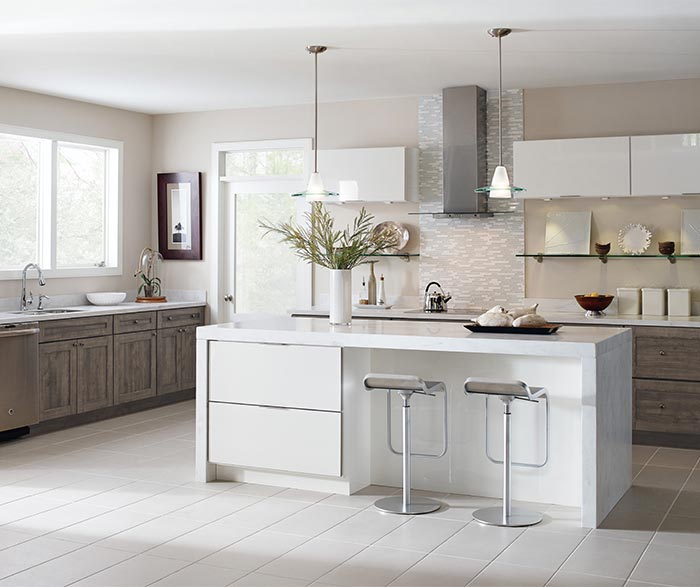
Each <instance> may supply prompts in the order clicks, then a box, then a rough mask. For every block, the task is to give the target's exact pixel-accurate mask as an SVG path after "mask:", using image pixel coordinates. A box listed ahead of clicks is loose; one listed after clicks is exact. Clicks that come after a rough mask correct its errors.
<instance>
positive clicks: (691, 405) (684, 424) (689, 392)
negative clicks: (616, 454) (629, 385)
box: [634, 380, 700, 434]
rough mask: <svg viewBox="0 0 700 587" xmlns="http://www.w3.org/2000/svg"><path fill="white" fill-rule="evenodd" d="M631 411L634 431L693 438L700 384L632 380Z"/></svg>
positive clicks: (699, 425) (699, 417)
mask: <svg viewBox="0 0 700 587" xmlns="http://www.w3.org/2000/svg"><path fill="white" fill-rule="evenodd" d="M634 411H635V417H634V429H635V430H645V431H650V432H676V433H690V434H697V433H698V431H699V430H700V384H698V383H690V382H687V381H648V380H635V382H634Z"/></svg>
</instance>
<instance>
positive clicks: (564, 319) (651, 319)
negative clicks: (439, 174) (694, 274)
mask: <svg viewBox="0 0 700 587" xmlns="http://www.w3.org/2000/svg"><path fill="white" fill-rule="evenodd" d="M485 311H486V310H478V309H472V308H466V309H460V308H449V309H448V311H447V312H422V311H419V310H416V309H415V308H396V307H394V308H389V309H386V310H381V309H371V310H370V309H363V308H353V310H352V317H353V318H358V319H365V318H376V319H383V320H420V321H429V322H466V321H468V320H473V319H475V318H476V317H477V316H479V314H481V313H483V312H485ZM538 313H539V314H542V316H544V317H545V318H546V319H547V320H549V321H550V322H551V323H553V324H581V325H586V326H596V325H602V326H670V327H679V328H700V316H648V315H639V316H634V315H629V314H606V315H605V316H599V317H595V318H587V317H586V316H585V315H584V312H583V311H574V312H561V311H552V312H550V311H547V310H542V309H540V310H538ZM290 314H291V315H292V316H305V317H322V316H328V309H324V308H319V307H316V306H314V307H312V308H295V309H294V310H291V311H290Z"/></svg>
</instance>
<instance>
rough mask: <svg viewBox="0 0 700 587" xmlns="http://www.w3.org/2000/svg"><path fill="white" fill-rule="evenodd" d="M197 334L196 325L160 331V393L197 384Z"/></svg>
mask: <svg viewBox="0 0 700 587" xmlns="http://www.w3.org/2000/svg"><path fill="white" fill-rule="evenodd" d="M196 355H197V334H196V327H195V326H185V327H183V328H164V329H162V330H159V331H158V385H157V389H158V394H159V395H160V394H163V393H173V392H176V391H182V390H183V389H190V388H192V387H194V386H195V382H196V379H195V375H196Z"/></svg>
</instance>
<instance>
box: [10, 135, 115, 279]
mask: <svg viewBox="0 0 700 587" xmlns="http://www.w3.org/2000/svg"><path fill="white" fill-rule="evenodd" d="M0 134H8V135H16V136H18V137H27V138H34V139H40V140H42V143H41V155H40V161H41V163H40V168H39V185H40V187H39V210H38V222H37V236H38V243H37V245H38V251H39V254H38V256H39V258H38V259H28V260H27V263H38V264H39V265H40V266H41V269H42V271H43V273H44V276H45V277H47V278H71V277H107V276H120V275H123V234H122V233H123V227H122V226H123V225H122V217H123V211H122V200H123V176H124V173H123V169H124V143H123V142H122V141H117V140H113V139H105V138H101V137H90V136H85V135H77V134H72V133H64V132H57V131H50V130H42V129H36V128H29V127H23V126H15V125H6V124H0ZM62 145H65V146H66V147H84V148H85V147H87V148H93V149H105V161H106V169H105V205H104V214H105V219H104V220H105V241H104V242H105V266H104V267H99V266H95V267H86V266H83V267H61V268H57V266H56V251H57V249H56V244H57V242H56V236H57V228H56V201H57V188H58V186H57V177H58V174H57V170H58V148H59V146H62ZM47 162H48V165H47V164H46V163H47ZM21 277H22V270H21V269H0V281H6V280H16V279H21Z"/></svg>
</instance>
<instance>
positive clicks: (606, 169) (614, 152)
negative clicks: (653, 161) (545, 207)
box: [513, 137, 630, 198]
mask: <svg viewBox="0 0 700 587" xmlns="http://www.w3.org/2000/svg"><path fill="white" fill-rule="evenodd" d="M629 169H630V138H629V137H604V138H584V139H556V140H542V141H516V142H515V143H514V144H513V177H514V183H515V185H517V186H518V187H522V188H525V189H526V190H527V191H525V192H522V193H521V194H518V197H519V198H561V197H576V196H581V197H585V196H629V195H630V172H629Z"/></svg>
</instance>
